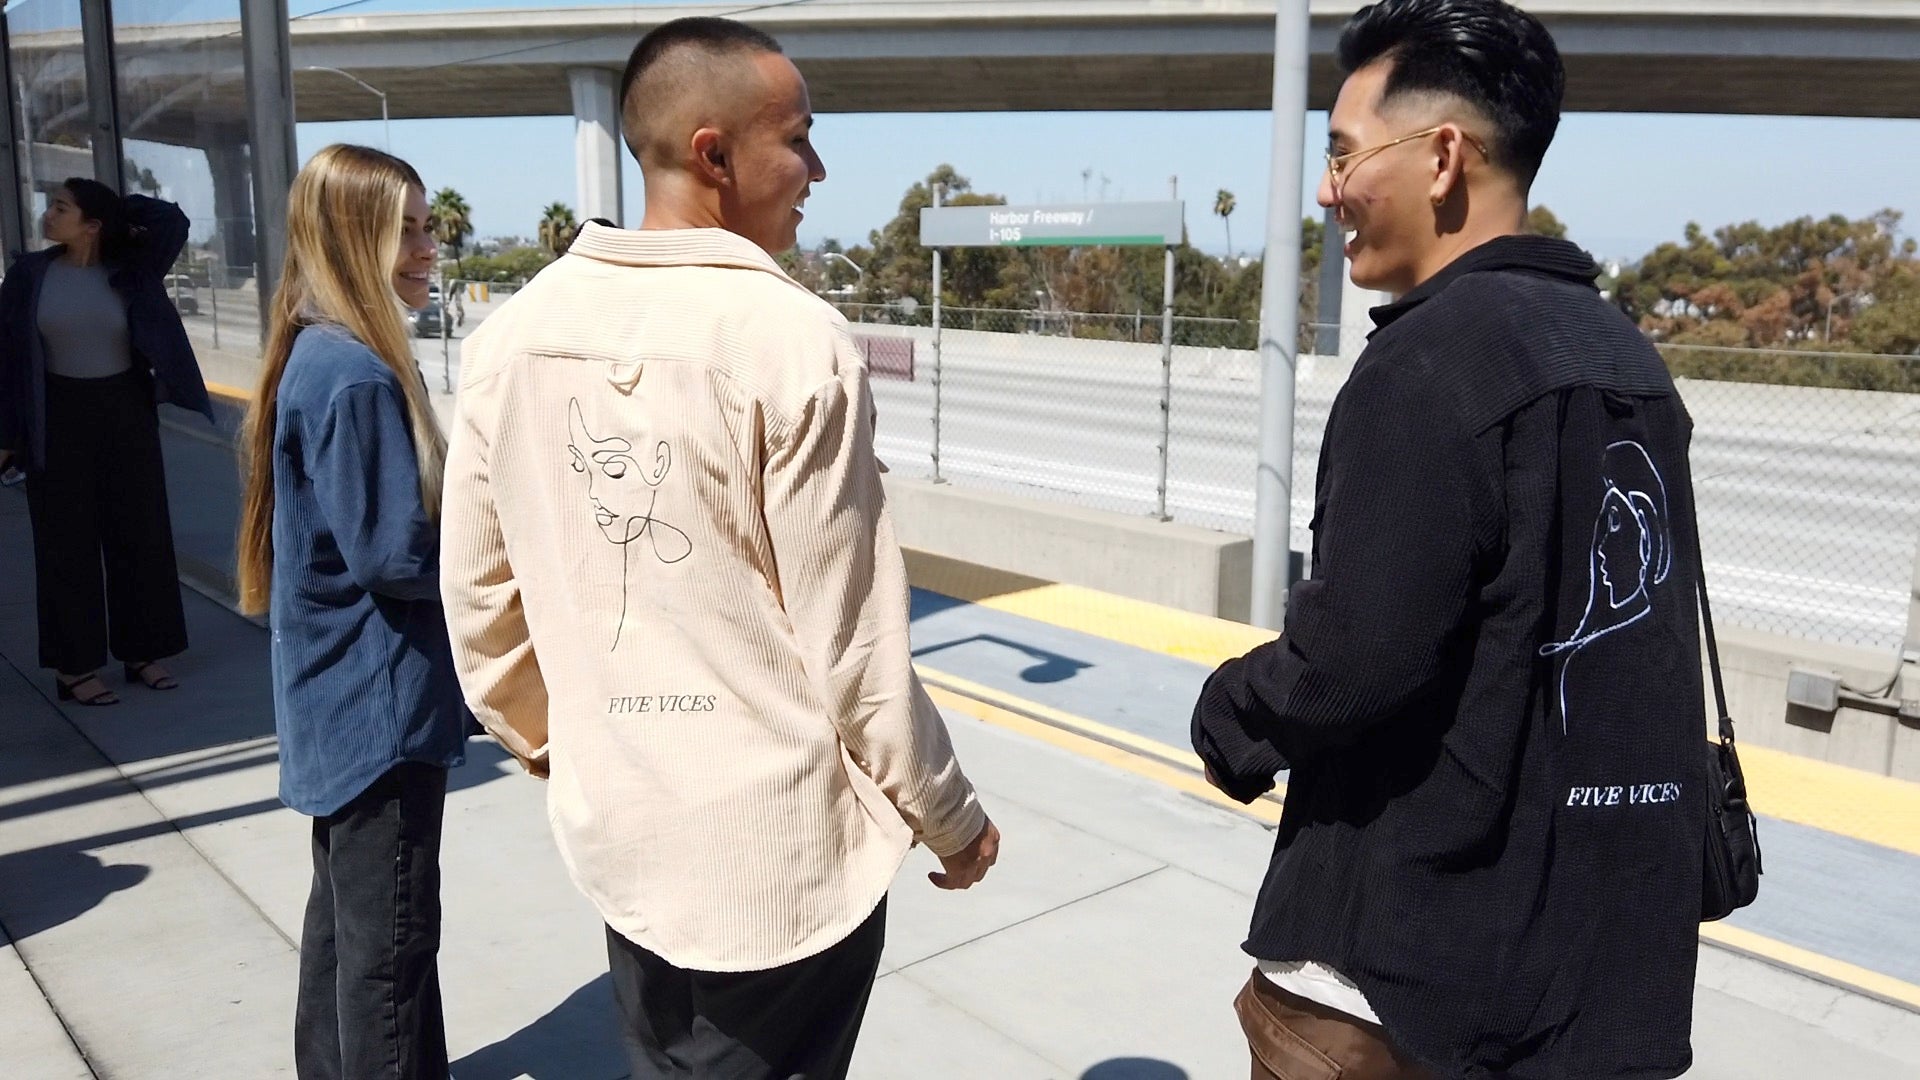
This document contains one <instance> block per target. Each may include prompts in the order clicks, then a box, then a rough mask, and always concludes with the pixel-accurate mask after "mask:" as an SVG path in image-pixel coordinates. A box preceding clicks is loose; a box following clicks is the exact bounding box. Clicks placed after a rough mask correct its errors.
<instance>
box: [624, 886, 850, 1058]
mask: <svg viewBox="0 0 1920 1080" xmlns="http://www.w3.org/2000/svg"><path fill="white" fill-rule="evenodd" d="M886 937H887V902H886V900H884V899H882V900H881V901H880V906H879V907H877V908H875V909H874V912H873V914H872V915H870V916H868V917H867V921H866V922H864V923H862V924H860V928H859V929H857V930H855V931H854V932H853V933H852V934H850V935H848V937H847V938H846V940H844V941H842V942H840V943H839V944H838V945H835V946H833V947H832V948H830V949H828V950H827V951H826V952H823V953H821V954H819V955H818V956H810V957H808V958H807V959H805V960H798V961H795V962H794V963H791V964H787V965H786V966H784V967H777V968H773V969H771V970H768V971H748V972H741V973H737V974H736V973H717V972H708V971H688V970H686V969H684V968H677V967H674V966H673V965H672V964H669V963H667V962H666V961H665V960H662V959H661V958H660V957H658V956H656V955H654V954H653V953H651V952H648V951H647V950H646V949H643V948H641V947H640V946H638V945H635V944H634V943H633V942H631V941H629V940H627V939H626V938H625V937H622V936H621V935H620V934H618V933H616V932H615V931H614V930H613V929H612V928H611V927H609V928H608V930H607V959H608V966H609V968H610V969H611V971H612V974H613V1001H614V1006H615V1007H616V1008H617V1009H618V1010H619V1014H620V1027H621V1038H622V1041H623V1042H625V1044H626V1048H627V1061H628V1064H629V1067H630V1068H631V1069H632V1080H669V1078H673V1080H840V1078H842V1077H844V1076H846V1075H847V1066H848V1064H849V1063H850V1062H851V1061H852V1060H853V1044H854V1040H855V1039H856V1038H857V1037H858V1036H859V1034H860V1021H861V1020H862V1019H863V1018H865V1016H866V1014H867V998H868V997H869V996H870V995H871V994H872V992H873V978H874V973H875V972H876V971H878V970H879V967H880V950H881V948H882V946H884V945H885V944H886Z"/></svg>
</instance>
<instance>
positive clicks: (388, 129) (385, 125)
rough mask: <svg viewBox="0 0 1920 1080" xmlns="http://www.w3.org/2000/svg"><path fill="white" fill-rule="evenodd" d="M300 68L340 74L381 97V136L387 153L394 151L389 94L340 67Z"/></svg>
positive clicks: (375, 95)
mask: <svg viewBox="0 0 1920 1080" xmlns="http://www.w3.org/2000/svg"><path fill="white" fill-rule="evenodd" d="M300 70H301V71H327V72H332V73H333V74H335V75H338V76H340V77H341V78H343V79H349V80H351V81H353V82H355V83H357V84H359V86H360V89H362V90H365V91H366V92H367V93H369V94H372V95H373V96H374V97H377V98H379V99H380V137H381V138H382V139H384V140H385V141H386V146H385V148H384V149H385V150H386V151H387V153H389V154H391V153H393V124H392V122H391V121H390V120H389V119H388V117H387V95H386V93H385V92H383V91H381V90H379V89H377V88H375V87H372V86H369V85H367V82H366V80H365V79H362V78H360V77H359V76H357V75H353V74H349V73H348V72H345V71H341V70H340V69H339V68H335V67H318V66H312V67H304V68H301V69H300Z"/></svg>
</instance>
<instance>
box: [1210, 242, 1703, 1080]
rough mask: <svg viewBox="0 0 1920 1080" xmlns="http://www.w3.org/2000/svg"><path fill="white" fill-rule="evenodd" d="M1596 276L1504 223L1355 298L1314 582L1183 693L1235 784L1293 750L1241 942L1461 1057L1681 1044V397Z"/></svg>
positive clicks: (1220, 773) (1694, 666) (1687, 849)
mask: <svg viewBox="0 0 1920 1080" xmlns="http://www.w3.org/2000/svg"><path fill="white" fill-rule="evenodd" d="M1595 276H1596V271H1595V268H1594V265H1593V262H1592V260H1591V259H1590V258H1588V257H1587V256H1586V255H1585V254H1584V253H1583V252H1581V251H1580V250H1579V249H1578V248H1576V247H1574V246H1573V245H1571V244H1568V243H1565V242H1563V241H1557V240H1550V239H1545V238H1541V237H1519V236H1515V237H1503V238H1501V239H1498V240H1494V241H1492V242H1490V243H1487V244H1485V245H1482V246H1481V247H1479V248H1477V249H1475V250H1473V251H1471V252H1469V253H1468V254H1466V255H1465V256H1463V257H1462V258H1460V259H1459V260H1458V261H1456V262H1455V263H1454V264H1453V265H1452V266H1450V267H1448V268H1447V269H1446V270H1444V271H1442V272H1441V273H1440V274H1438V275H1436V276H1435V277H1434V278H1433V279H1431V280H1429V281H1427V282H1426V283H1424V284H1422V285H1421V286H1420V287H1419V288H1417V289H1415V290H1414V291H1413V292H1412V293H1410V294H1408V295H1407V296H1406V297H1405V298H1404V299H1403V300H1401V301H1400V302H1398V303H1396V304H1393V305H1390V306H1387V307H1383V308H1379V309H1376V310H1375V311H1374V313H1373V314H1374V318H1375V321H1376V322H1377V323H1378V329H1376V330H1375V332H1374V334H1373V336H1372V338H1371V339H1370V341H1369V344H1368V347H1367V349H1366V351H1365V353H1363V354H1362V356H1361V358H1360V360H1359V362H1358V363H1357V364H1356V365H1355V368H1354V372H1353V375H1352V377H1351V378H1350V379H1349V381H1348V383H1347V384H1346V386H1345V387H1344V388H1343V389H1342V390H1341V392H1340V395H1339V397H1338V398H1337V399H1336V400H1335V403H1334V406H1333V411H1332V414H1331V417H1330V419H1329V422H1328V428H1327V435H1326V439H1325V441H1324V444H1323V446H1322V450H1321V457H1320V465H1319V485H1318V490H1317V493H1316V501H1315V513H1314V519H1313V533H1314V545H1313V546H1314V551H1313V575H1312V578H1311V579H1310V580H1307V581H1303V582H1300V583H1298V584H1296V585H1295V586H1294V587H1293V589H1292V591H1291V593H1290V596H1289V601H1288V609H1287V619H1286V627H1285V631H1284V633H1283V635H1282V636H1281V637H1280V639H1279V640H1277V641H1275V642H1273V643H1271V644H1269V645H1265V646H1262V647H1260V648H1258V649H1255V650H1254V651H1253V652H1251V653H1249V654H1248V655H1247V656H1245V657H1243V658H1241V659H1238V660H1233V661H1229V662H1228V663H1226V664H1225V665H1223V666H1222V667H1221V668H1220V669H1219V671H1217V672H1216V673H1215V674H1214V675H1213V676H1212V677H1211V678H1210V679H1209V680H1208V682H1207V685H1206V687H1205V689H1204V690H1203V691H1202V694H1201V698H1200V702H1199V704H1198V705H1197V706H1196V708H1195V713H1194V720H1193V738H1194V746H1195V749H1196V751H1198V752H1199V753H1200V755H1201V756H1202V758H1203V759H1205V760H1206V762H1207V763H1208V765H1209V766H1210V767H1211V768H1212V769H1213V771H1214V773H1215V774H1216V776H1217V777H1218V778H1219V779H1220V781H1221V783H1222V784H1223V786H1224V787H1225V788H1226V789H1227V790H1228V791H1229V792H1230V793H1232V794H1234V795H1236V796H1237V797H1239V798H1242V799H1251V798H1253V797H1255V796H1257V795H1259V794H1260V793H1261V792H1264V791H1266V790H1268V789H1269V788H1271V787H1272V785H1273V783H1274V778H1275V774H1276V773H1277V772H1278V771H1280V770H1281V769H1287V768H1290V770H1291V771H1290V774H1289V778H1288V785H1287V798H1286V807H1285V812H1284V814H1283V816H1282V819H1281V822H1280V828H1279V832H1278V836H1277V838H1276V842H1275V847H1274V855H1273V861H1272V864H1271V866H1270V868H1269V870H1268V874H1267V878H1266V881H1265V884H1264V885H1263V887H1262V889H1261V892H1260V896H1259V900H1258V902H1257V905H1256V908H1255V911H1254V916H1253V925H1252V929H1251V932H1250V934H1249V936H1248V939H1247V942H1246V946H1245V948H1246V950H1247V951H1248V952H1249V953H1251V954H1252V955H1254V956H1256V957H1260V958H1265V959H1270V960H1313V961H1318V962H1320V963H1323V964H1327V965H1330V966H1332V967H1333V968H1335V969H1336V970H1338V971H1340V972H1341V973H1342V974H1344V975H1346V976H1347V977H1349V978H1350V979H1352V980H1353V981H1354V982H1355V983H1356V984H1357V985H1358V986H1359V987H1360V989H1361V990H1362V991H1363V992H1364V993H1365V994H1366V996H1367V1000H1368V1001H1369V1003H1370V1004H1371V1005H1372V1006H1373V1007H1374V1010H1375V1012H1377V1013H1378V1014H1379V1016H1380V1018H1381V1020H1382V1022H1383V1023H1384V1024H1385V1026H1386V1028H1387V1030H1388V1033H1389V1035H1390V1036H1391V1037H1392V1038H1393V1039H1394V1041H1395V1042H1396V1043H1398V1044H1399V1045H1400V1046H1401V1047H1403V1048H1404V1049H1405V1050H1406V1051H1407V1052H1409V1053H1411V1054H1413V1055H1414V1056H1415V1057H1417V1058H1419V1059H1420V1060H1421V1061H1423V1062H1425V1063H1426V1064H1427V1065H1429V1066H1431V1067H1433V1068H1435V1069H1437V1070H1439V1071H1440V1072H1441V1073H1442V1074H1443V1075H1446V1076H1449V1077H1495V1076H1499V1077H1514V1078H1520V1080H1530V1078H1555V1080H1568V1078H1586V1077H1596V1078H1598V1077H1671V1076H1677V1075H1679V1074H1680V1073H1682V1072H1684V1071H1685V1070H1686V1068H1687V1066H1688V1065H1689V1064H1690V1062H1691V1058H1692V1053H1691V1049H1690V1046H1689V1032H1690V1027H1691V1014H1692V993H1693V978H1694V962H1695V953H1696V950H1697V947H1698V920H1699V915H1700V868H1701V840H1702V838H1703V835H1704V831H1705V814H1706V801H1705V788H1704V781H1705V760H1706V759H1705V748H1704V745H1703V742H1702V736H1703V733H1704V729H1703V708H1702V696H1701V669H1700V658H1699V645H1698V637H1697V632H1698V618H1697V615H1696V611H1697V608H1696V606H1695V599H1694V581H1695V577H1696V574H1695V572H1694V565H1693V561H1692V557H1691V556H1690V555H1689V554H1688V553H1689V552H1691V551H1693V550H1695V548H1694V546H1693V545H1694V515H1693V500H1692V494H1691V492H1692V484H1691V479H1690V476H1689V473H1688V468H1687V450H1688V443H1689V436H1690V430H1691V422H1690V421H1689V419H1688V417H1687V414H1686V411H1685V409H1684V408H1683V407H1682V405H1681V402H1680V399H1679V397H1678V395H1677V393H1676V392H1675V389H1674V386H1673V381H1672V379H1671V377H1670V376H1669V374H1668V372H1667V370H1666V367H1665V365H1664V364H1663V363H1662V361H1661V359H1660V357H1659V355H1658V353H1657V352H1655V350H1654V349H1653V348H1652V346H1651V345H1649V344H1648V343H1647V341H1646V340H1645V338H1644V337H1643V336H1642V335H1641V334H1640V333H1639V332H1638V330H1636V329H1635V328H1634V327H1633V325H1632V324H1631V323H1629V322H1628V321H1627V320H1626V319H1625V318H1624V317H1623V316H1621V314H1620V313H1619V312H1618V311H1616V310H1614V309H1613V308H1612V307H1611V306H1610V305H1609V304H1607V303H1606V301H1605V300H1604V299H1603V298H1602V297H1601V296H1600V295H1599V294H1598V292H1597V291H1596V290H1595V288H1594V285H1593V279H1594V277H1595Z"/></svg>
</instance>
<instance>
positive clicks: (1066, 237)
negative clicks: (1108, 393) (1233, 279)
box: [920, 189, 1186, 521]
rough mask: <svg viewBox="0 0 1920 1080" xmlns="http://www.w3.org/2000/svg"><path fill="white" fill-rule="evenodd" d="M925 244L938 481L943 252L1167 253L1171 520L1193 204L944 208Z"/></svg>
mask: <svg viewBox="0 0 1920 1080" xmlns="http://www.w3.org/2000/svg"><path fill="white" fill-rule="evenodd" d="M920 242H921V243H922V244H924V245H926V246H927V247H930V248H932V249H933V479H934V481H935V482H936V483H940V482H943V481H942V478H941V475H940V374H941V372H940V249H941V248H947V247H1161V248H1165V249H1166V281H1165V283H1164V288H1163V297H1162V301H1161V309H1160V445H1159V451H1160V476H1159V480H1158V482H1157V484H1156V485H1155V494H1154V516H1155V517H1157V518H1159V519H1160V520H1161V521H1167V520H1170V518H1169V516H1168V514H1167V474H1168V466H1169V461H1170V459H1171V456H1172V455H1171V449H1172V439H1173V249H1174V247H1175V246H1176V245H1179V244H1182V243H1185V242H1186V209H1185V204H1184V203H1181V202H1178V201H1170V202H1136V203H1106V202H1102V203H1069V204H1063V205H1049V206H941V205H940V192H939V190H938V189H935V191H934V196H933V205H932V206H931V207H928V208H926V209H924V210H921V211H920Z"/></svg>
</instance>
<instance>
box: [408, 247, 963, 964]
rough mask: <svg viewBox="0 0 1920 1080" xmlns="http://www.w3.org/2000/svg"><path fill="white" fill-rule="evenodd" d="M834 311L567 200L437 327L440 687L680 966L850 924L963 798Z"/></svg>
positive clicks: (857, 373) (579, 863)
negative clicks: (498, 747)
mask: <svg viewBox="0 0 1920 1080" xmlns="http://www.w3.org/2000/svg"><path fill="white" fill-rule="evenodd" d="M873 416H874V414H873V405H872V400H871V397H870V392H869V388H868V385H867V372H866V370H865V368H864V366H863V365H862V363H861V360H860V356H859V353H858V351H857V350H856V348H855V346H854V343H853V340H852V337H851V336H850V335H849V333H848V330H847V325H846V321H845V319H843V318H842V317H841V316H840V314H839V313H838V312H836V311H834V310H833V309H832V308H831V307H830V306H829V305H827V304H826V303H824V302H823V301H821V300H820V299H819V298H818V297H815V296H814V295H812V294H811V293H810V292H808V291H807V290H805V289H804V288H802V287H801V286H800V285H798V284H797V283H796V282H794V281H793V280H792V279H790V278H788V277H787V276H786V275H785V274H784V273H782V272H781V270H780V268H779V266H778V265H777V264H776V263H775V262H774V261H773V260H772V259H771V258H770V257H768V256H767V254H766V253H765V252H763V251H761V250H760V249H759V248H758V247H756V246H754V245H753V244H752V243H750V242H748V241H747V240H745V239H742V238H741V237H739V236H736V235H734V234H732V233H728V232H723V231H720V230H712V229H689V230H674V231H650V232H629V231H623V230H618V229H608V228H603V227H600V226H597V225H588V226H587V227H586V229H585V230H584V231H583V232H582V233H581V234H580V237H579V239H578V240H576V241H575V242H574V244H573V247H572V249H571V251H570V252H569V253H568V254H567V255H566V256H565V257H564V258H562V259H560V260H559V261H557V262H555V263H554V264H553V265H551V266H549V267H548V268H547V269H545V270H543V271H541V273H540V274H539V276H538V277H536V278H535V279H534V280H533V281H532V282H530V283H529V284H528V285H527V287H526V288H525V289H523V290H522V291H521V292H520V294H519V295H517V296H515V297H514V298H512V299H511V300H509V301H508V302H507V303H506V304H505V305H504V306H503V307H501V309H500V310H499V311H498V312H496V313H495V314H494V315H493V316H492V317H490V318H488V319H487V321H486V322H485V323H484V324H483V325H482V326H481V327H480V328H479V329H478V330H476V331H475V332H474V334H473V336H472V337H470V338H469V339H468V340H467V341H466V342H465V343H464V344H463V346H462V348H461V379H460V395H459V415H458V419H457V420H456V422H455V424H454V431H453V434H452V438H451V446H450V449H449V454H448V461H447V476H446V494H445V500H444V502H445V509H444V514H443V520H444V537H443V543H442V564H443V565H442V570H441V580H442V592H443V596H444V600H445V604H446V613H447V623H448V627H449V630H450V632H451V634H452V638H453V648H454V658H455V661H456V663H457V665H458V668H459V674H460V681H461V685H462V687H463V690H464V693H465V695H466V698H467V701H468V704H469V705H470V706H471V707H472V709H473V711H474V713H475V715H477V716H478V717H479V718H480V721H481V723H483V724H484V725H485V726H486V727H487V729H488V730H489V731H490V732H492V733H493V735H494V736H495V737H496V738H498V739H499V740H500V742H501V743H502V744H503V745H504V746H506V747H507V749H508V750H510V751H511V752H512V753H513V754H514V755H515V756H516V757H517V758H519V759H520V760H521V762H522V763H523V764H524V765H526V767H527V768H528V769H529V770H530V771H532V772H534V773H535V774H536V775H545V776H547V777H548V778H549V780H550V785H549V788H548V793H547V805H548V816H549V818H550V819H551V823H552V826H553V831H554V835H555V837H556V839H557V841H558V844H559V848H560V852H561V855H562V856H563V858H564V859H565V861H566V864H567V867H568V869H569V871H570V873H571V874H572V876H573V880H574V882H575V884H576V885H577V886H578V887H579V888H580V889H581V891H582V892H584V893H585V894H586V896H587V897H588V898H589V899H590V900H591V901H592V902H593V904H594V905H595V906H596V907H597V908H598V909H599V911H600V914H601V915H602V916H603V917H604V918H605V919H606V921H607V923H608V924H609V925H610V926H611V927H613V929H614V930H616V931H618V932H619V933H621V934H623V935H625V936H626V937H627V938H629V939H631V940H632V941H634V942H636V943H637V944H639V945H641V946H642V947H644V948H647V949H649V950H651V951H653V952H655V953H657V954H659V955H660V956H662V957H664V958H665V959H666V960H667V961H668V962H670V963H673V964H675V965H677V966H680V967H684V968H691V969H696V970H705V971H747V970H761V969H766V968H771V967H777V966H779V965H782V964H786V963H790V962H792V961H794V960H799V959H803V958H805V957H808V956H811V955H814V954H817V953H819V952H821V951H823V950H825V949H826V948H828V947H829V946H831V945H834V944H836V943H837V942H839V941H840V940H842V939H843V938H845V937H846V935H847V934H849V933H851V932H852V931H853V930H854V929H855V928H856V927H857V926H859V924H860V923H861V922H862V921H863V920H865V919H866V917H867V916H868V915H869V914H871V913H872V911H873V909H874V907H875V905H876V904H878V903H879V901H880V899H881V897H882V896H883V895H885V893H886V891H887V888H888V886H889V884H890V882H891V881H892V879H893V877H894V874H895V873H896V872H897V871H898V869H899V866H900V863H901V860H902V858H903V856H904V854H905V852H906V850H907V848H908V846H909V844H910V842H911V841H912V840H914V839H918V840H920V841H922V842H924V843H925V844H926V845H927V846H928V847H929V848H931V849H932V850H933V851H934V852H936V853H938V854H951V853H953V852H955V851H958V850H959V849H961V848H962V847H964V846H966V844H967V843H969V842H970V841H971V840H972V839H973V838H974V837H975V836H976V835H977V834H978V833H979V831H980V829H981V828H982V827H983V826H984V824H985V821H986V818H985V815H984V813H983V812H982V810H981V808H980V805H979V802H978V799H977V798H976V796H975V793H974V790H973V787H972V785H971V784H969V783H968V781H967V778H966V776H965V775H964V774H963V773H962V772H961V769H960V764H959V762H958V761H957V760H956V759H955V757H954V752H953V747H952V744H951V743H950V742H949V739H948V736H947V731H946V727H945V724H944V722H943V721H942V719H941V717H940V714H939V712H938V711H937V710H936V709H935V707H934V705H933V703H932V702H931V701H930V700H929V699H928V697H927V695H926V692H925V690H923V689H922V687H921V685H920V682H919V679H918V678H917V677H916V676H915V674H914V671H913V661H912V655H911V652H910V650H909V646H908V638H907V632H908V613H907V610H908V608H907V581H906V570H905V566H904V564H903V563H902V560H901V556H900V551H899V547H898V544H897V542H896V541H895V539H894V532H893V525H892V522H891V520H890V519H889V517H888V515H887V508H886V497H885V493H884V491H883V489H882V487H881V484H880V468H879V464H878V462H877V460H876V459H875V457H874V453H873Z"/></svg>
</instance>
